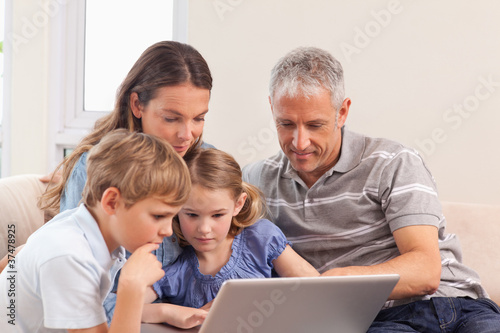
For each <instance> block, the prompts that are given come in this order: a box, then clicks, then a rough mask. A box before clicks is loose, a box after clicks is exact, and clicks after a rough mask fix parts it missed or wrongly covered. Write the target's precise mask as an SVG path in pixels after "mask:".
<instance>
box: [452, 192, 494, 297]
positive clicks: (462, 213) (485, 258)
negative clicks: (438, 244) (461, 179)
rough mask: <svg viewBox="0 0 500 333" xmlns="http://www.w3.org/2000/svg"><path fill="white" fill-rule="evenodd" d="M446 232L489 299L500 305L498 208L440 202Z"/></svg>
mask: <svg viewBox="0 0 500 333" xmlns="http://www.w3.org/2000/svg"><path fill="white" fill-rule="evenodd" d="M443 213H444V216H445V217H446V223H447V224H446V230H447V232H448V233H452V234H456V235H457V237H458V239H459V241H460V244H461V246H462V250H463V262H464V264H465V265H467V266H469V267H471V268H472V269H474V270H475V271H476V272H477V273H478V274H479V277H480V278H481V284H482V285H483V287H484V288H485V289H486V291H487V292H488V294H489V295H490V298H491V299H493V300H494V301H495V302H496V303H500V283H498V275H499V274H500V206H494V205H480V204H467V203H455V202H443Z"/></svg>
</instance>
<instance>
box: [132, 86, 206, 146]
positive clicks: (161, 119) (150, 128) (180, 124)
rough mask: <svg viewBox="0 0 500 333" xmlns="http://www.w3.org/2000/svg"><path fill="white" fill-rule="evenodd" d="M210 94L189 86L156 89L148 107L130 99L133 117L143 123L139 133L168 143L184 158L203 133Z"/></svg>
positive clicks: (135, 99)
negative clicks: (141, 132) (141, 131)
mask: <svg viewBox="0 0 500 333" xmlns="http://www.w3.org/2000/svg"><path fill="white" fill-rule="evenodd" d="M209 100H210V91H209V90H208V89H203V88H198V87H195V86H193V85H192V84H190V83H186V84H182V85H178V86H169V87H162V88H159V89H157V91H156V96H155V98H153V99H151V100H150V101H149V103H148V104H146V105H143V104H141V103H140V102H139V99H138V97H137V93H132V94H131V95H130V106H131V108H132V112H133V113H134V116H136V117H137V118H141V119H142V130H143V132H144V133H146V134H151V135H154V136H157V137H160V138H163V139H165V140H167V141H168V143H170V144H171V145H172V147H174V149H175V150H176V151H177V153H179V155H181V156H184V155H185V154H186V151H187V150H188V149H189V147H191V146H192V145H193V144H194V143H195V141H196V140H197V139H198V138H199V137H200V135H201V133H202V132H203V125H204V124H205V115H206V114H207V112H208V102H209Z"/></svg>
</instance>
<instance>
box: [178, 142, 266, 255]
mask: <svg viewBox="0 0 500 333" xmlns="http://www.w3.org/2000/svg"><path fill="white" fill-rule="evenodd" d="M184 160H185V161H186V164H187V166H188V169H189V175H190V176H191V183H192V185H200V186H201V187H203V188H206V189H208V190H221V189H225V190H229V191H231V193H232V196H233V198H234V200H235V201H236V200H237V199H238V198H239V196H240V195H241V194H242V193H246V194H247V199H246V201H245V204H244V205H243V208H242V209H241V211H240V212H239V213H238V215H236V216H234V217H233V220H232V222H231V227H230V229H229V234H230V235H232V236H236V235H237V234H239V233H240V232H241V230H243V228H246V227H248V226H250V225H252V224H254V223H255V222H256V221H257V220H258V219H260V218H263V217H264V214H265V212H266V206H265V202H264V200H263V199H262V193H261V191H260V190H259V189H258V188H257V187H255V186H253V185H251V184H248V183H246V182H244V181H243V180H242V172H241V168H240V166H239V164H238V162H236V161H235V160H234V158H233V157H232V156H231V155H229V154H228V153H225V152H223V151H221V150H217V149H197V150H194V151H193V152H191V153H189V154H187V155H186V156H184ZM173 229H174V232H175V234H176V235H177V237H178V238H179V240H180V244H181V245H182V246H185V245H188V244H189V243H188V242H187V241H186V239H185V238H184V236H183V235H182V232H181V229H180V225H179V219H178V217H176V218H175V219H174V223H173Z"/></svg>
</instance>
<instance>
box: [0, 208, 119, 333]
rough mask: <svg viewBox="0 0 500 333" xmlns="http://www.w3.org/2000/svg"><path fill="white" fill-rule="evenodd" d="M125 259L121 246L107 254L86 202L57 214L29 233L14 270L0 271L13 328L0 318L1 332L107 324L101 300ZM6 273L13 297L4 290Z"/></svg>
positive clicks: (0, 299)
mask: <svg viewBox="0 0 500 333" xmlns="http://www.w3.org/2000/svg"><path fill="white" fill-rule="evenodd" d="M125 261H126V259H125V250H124V249H123V248H122V247H119V248H118V249H117V250H116V251H114V252H113V253H112V254H111V255H110V254H109V251H108V248H107V246H106V243H105V241H104V238H103V237H102V234H101V232H100V230H99V226H98V225H97V223H96V221H95V220H94V218H93V217H92V215H91V214H90V213H89V211H88V210H87V209H86V208H85V206H84V205H80V206H79V207H77V208H75V209H72V210H69V211H65V212H63V213H61V214H59V215H57V216H56V217H55V218H54V219H53V220H51V221H50V222H48V223H47V224H45V225H44V226H43V227H42V228H40V229H38V230H37V231H36V232H35V233H33V235H31V236H30V238H29V239H28V241H27V243H26V245H25V247H24V249H23V250H22V251H21V252H20V253H19V254H18V255H17V256H16V258H15V268H14V269H11V268H9V267H7V268H6V269H5V270H4V271H3V272H2V274H1V275H0V291H2V292H1V294H0V307H1V308H3V309H7V307H8V306H9V304H11V302H12V301H11V300H12V299H13V300H14V302H15V303H14V304H15V321H14V322H15V326H13V325H11V324H9V323H8V320H10V318H9V317H7V318H6V316H4V318H3V319H2V320H1V322H0V327H1V328H2V329H1V331H2V332H11V331H12V332H60V331H65V330H64V329H77V328H89V327H94V326H96V325H99V324H101V323H104V322H106V315H105V312H104V309H103V301H104V299H105V297H106V296H107V294H108V293H109V291H110V289H111V288H112V281H114V279H115V276H116V273H117V272H118V270H119V269H120V268H121V267H122V266H123V265H124V263H125ZM10 276H14V277H15V281H16V284H15V296H14V297H8V293H7V292H3V291H6V290H8V289H10V281H12V279H11V280H8V279H9V277H10ZM4 327H5V329H6V330H4V329H3V328H4Z"/></svg>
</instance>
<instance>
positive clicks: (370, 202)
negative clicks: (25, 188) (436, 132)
mask: <svg viewBox="0 0 500 333" xmlns="http://www.w3.org/2000/svg"><path fill="white" fill-rule="evenodd" d="M243 174H244V180H245V181H247V182H249V183H251V184H254V185H256V186H258V187H259V188H260V189H261V190H262V191H263V192H264V195H265V197H266V202H267V205H268V208H269V219H270V220H271V221H273V222H274V223H276V224H277V225H278V226H279V227H280V228H281V229H282V230H283V232H284V233H285V235H286V236H287V238H288V239H289V240H290V241H291V242H292V243H293V248H294V249H295V250H296V251H297V252H298V253H299V254H300V255H301V256H303V257H304V258H305V259H306V260H307V261H309V262H310V263H311V264H312V265H313V266H314V267H316V268H317V269H318V270H319V271H320V272H324V271H326V270H328V269H330V268H334V267H344V266H354V265H355V266H366V265H375V264H379V263H382V262H385V261H387V260H390V259H392V258H395V257H396V256H398V255H399V251H398V248H397V246H396V244H395V241H394V238H393V236H392V232H393V231H395V230H397V229H399V228H402V227H406V226H411V225H433V226H436V227H438V228H439V245H440V250H441V258H442V265H443V269H442V274H441V284H440V286H439V290H438V291H437V292H436V293H435V294H434V295H432V296H470V297H473V298H476V297H485V296H486V293H485V291H484V290H483V288H481V286H480V285H479V277H478V276H477V274H476V273H475V272H474V271H472V270H470V269H469V268H467V267H465V266H464V265H462V264H461V263H460V262H461V250H460V246H459V243H458V240H457V238H456V236H455V235H452V234H445V229H444V228H445V224H446V222H445V219H444V217H443V214H442V211H441V204H440V202H439V200H438V194H437V190H436V185H435V182H434V179H433V177H432V175H431V173H430V172H429V170H428V169H427V167H426V166H425V164H424V162H423V161H422V159H421V157H420V156H419V154H418V153H417V152H416V151H415V150H413V149H410V148H407V147H404V146H402V145H401V144H398V143H396V142H393V141H390V140H386V139H376V138H370V137H366V136H363V135H361V134H357V133H354V132H351V131H349V130H347V129H345V128H343V129H342V147H341V155H340V159H339V161H338V162H337V164H336V165H335V166H333V167H332V168H331V169H330V170H329V171H328V172H326V173H325V174H324V175H323V176H322V177H321V178H320V179H318V181H317V182H316V183H315V184H314V185H313V186H312V187H311V188H308V187H307V186H306V185H305V183H304V182H303V181H302V179H300V177H299V176H298V175H297V173H296V171H295V170H294V169H293V168H292V166H291V164H290V163H289V161H288V159H287V157H286V156H285V155H284V154H283V152H281V151H280V152H279V153H278V154H277V155H275V156H273V157H271V158H269V159H266V160H264V161H260V162H257V163H253V164H251V165H248V166H247V167H245V168H244V170H243ZM417 299H421V298H415V299H411V300H410V299H407V300H403V301H398V302H397V304H402V303H407V302H409V301H412V300H417ZM395 304H396V303H394V305H395Z"/></svg>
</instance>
